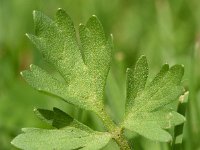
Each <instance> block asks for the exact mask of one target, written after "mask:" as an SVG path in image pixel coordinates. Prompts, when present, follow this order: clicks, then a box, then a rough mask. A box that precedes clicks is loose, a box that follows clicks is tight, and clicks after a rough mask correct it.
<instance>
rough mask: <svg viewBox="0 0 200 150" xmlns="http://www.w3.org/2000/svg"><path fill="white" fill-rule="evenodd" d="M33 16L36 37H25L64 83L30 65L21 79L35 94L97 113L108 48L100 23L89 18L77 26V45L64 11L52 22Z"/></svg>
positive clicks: (104, 79)
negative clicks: (54, 97) (34, 90)
mask: <svg viewBox="0 0 200 150" xmlns="http://www.w3.org/2000/svg"><path fill="white" fill-rule="evenodd" d="M33 14H34V24H35V33H36V35H31V34H28V35H27V36H28V37H29V39H30V40H31V41H32V42H33V43H34V44H35V45H36V47H37V48H38V49H39V50H40V51H41V53H42V54H43V56H44V59H45V60H46V61H47V62H49V63H50V64H51V65H52V66H53V67H54V68H55V69H56V70H57V71H58V72H59V73H60V74H61V76H62V77H63V78H64V80H65V82H61V81H58V80H57V79H55V78H54V77H53V76H51V75H50V74H49V73H47V72H46V71H45V70H43V69H41V68H39V67H37V66H34V65H32V66H31V68H30V70H26V71H24V72H22V76H23V77H24V78H25V80H26V81H27V82H28V83H29V84H30V85H31V86H33V87H34V88H35V89H37V90H39V91H43V92H46V93H50V94H52V95H54V96H58V97H59V98H61V99H63V100H65V101H66V102H68V103H71V104H73V105H75V106H78V107H80V108H83V109H86V110H92V111H94V112H96V113H97V114H100V111H101V110H102V109H103V97H104V90H105V84H106V79H107V75H108V71H109V68H110V62H111V49H112V42H111V38H109V39H106V37H105V34H104V30H103V27H102V25H101V23H100V21H99V20H98V19H97V17H96V16H92V17H91V18H90V19H89V20H88V22H87V23H86V25H81V26H80V28H79V33H80V43H78V42H77V41H78V39H77V38H76V32H75V29H74V25H73V22H72V20H71V18H70V17H69V16H68V15H67V14H66V13H65V11H64V10H62V9H58V11H57V13H56V19H55V21H53V20H52V19H50V18H49V17H47V16H46V15H44V14H43V13H41V12H38V11H34V13H33ZM81 52H82V53H81Z"/></svg>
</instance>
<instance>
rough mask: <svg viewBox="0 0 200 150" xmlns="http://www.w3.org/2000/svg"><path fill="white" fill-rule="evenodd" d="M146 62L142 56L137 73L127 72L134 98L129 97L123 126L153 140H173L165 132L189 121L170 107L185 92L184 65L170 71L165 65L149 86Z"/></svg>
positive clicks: (173, 67) (129, 89) (136, 68)
mask: <svg viewBox="0 0 200 150" xmlns="http://www.w3.org/2000/svg"><path fill="white" fill-rule="evenodd" d="M144 60H146V58H145V57H144V56H142V57H141V58H140V59H139V60H138V62H137V63H136V67H135V69H134V72H130V71H128V72H127V74H128V75H127V78H128V79H127V81H128V83H127V84H128V86H127V90H128V91H127V93H132V95H131V96H127V98H128V99H129V100H128V103H127V107H126V115H125V119H124V122H123V123H122V124H123V127H124V128H126V129H129V130H131V131H135V132H137V133H138V134H140V135H143V136H144V137H146V138H149V139H151V140H158V141H162V142H166V141H170V140H171V135H170V134H169V133H168V132H166V131H164V130H163V129H166V128H170V127H173V126H175V125H178V124H181V123H183V122H184V121H185V118H184V117H183V116H182V115H180V114H178V113H176V112H174V111H173V110H171V109H170V108H168V107H166V106H167V105H169V104H171V103H173V102H174V101H176V100H178V98H179V96H180V95H181V94H182V93H183V87H182V86H180V82H181V78H182V76H183V72H184V71H183V66H181V65H175V66H172V67H171V68H170V69H169V66H168V65H167V64H165V65H163V67H162V69H161V71H160V72H159V73H158V74H157V75H156V77H155V78H154V79H153V80H152V82H150V84H148V85H146V86H145V84H146V79H147V75H148V69H147V64H146V63H144V62H146V61H144ZM144 64H145V65H144ZM138 66H140V67H138ZM139 72H140V73H139ZM138 82H139V83H138ZM130 85H131V86H130ZM138 89H139V90H138ZM130 91H131V92H130ZM133 91H134V92H133ZM127 95H128V94H127ZM129 95H130V94H129ZM155 134H156V136H155Z"/></svg>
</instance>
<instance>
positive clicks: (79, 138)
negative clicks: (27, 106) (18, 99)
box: [11, 127, 111, 150]
mask: <svg viewBox="0 0 200 150" xmlns="http://www.w3.org/2000/svg"><path fill="white" fill-rule="evenodd" d="M23 131H24V133H22V134H20V135H18V136H17V137H16V138H15V139H14V140H13V141H12V142H11V143H12V144H13V145H15V146H16V147H18V148H20V149H26V150H34V149H38V150H44V149H46V150H51V149H66V150H72V149H83V150H98V149H101V148H103V147H104V146H106V145H107V144H108V142H109V141H110V139H111V136H110V134H108V133H101V132H93V133H88V132H86V131H83V130H80V129H77V128H74V127H67V128H64V129H62V130H58V129H52V130H47V129H37V128H30V129H25V130H23ZM94 145H95V146H94Z"/></svg>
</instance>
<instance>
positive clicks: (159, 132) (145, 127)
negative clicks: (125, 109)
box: [126, 120, 172, 142]
mask: <svg viewBox="0 0 200 150" xmlns="http://www.w3.org/2000/svg"><path fill="white" fill-rule="evenodd" d="M126 128H127V129H128V130H131V131H135V132H136V133H138V134H140V135H142V136H144V137H146V138H148V139H150V140H155V141H160V142H169V141H171V140H172V137H171V135H170V134H169V133H168V132H167V131H165V130H163V129H162V128H161V127H160V126H159V125H158V124H157V123H155V122H146V121H145V120H141V121H133V122H131V123H126ZM133 129H134V130H133Z"/></svg>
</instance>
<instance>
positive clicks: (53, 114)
mask: <svg viewBox="0 0 200 150" xmlns="http://www.w3.org/2000/svg"><path fill="white" fill-rule="evenodd" d="M34 112H35V114H36V116H37V117H38V118H40V119H41V120H43V121H45V122H46V123H48V124H49V125H51V126H53V127H55V128H58V129H60V128H64V127H66V126H71V127H76V128H79V129H82V130H85V131H87V132H92V131H93V130H92V129H91V128H89V127H88V126H86V125H84V124H82V123H81V122H79V121H77V120H76V119H74V118H72V117H71V116H69V115H68V114H67V113H65V112H64V111H62V110H60V109H58V108H55V107H54V108H53V111H52V110H47V109H34Z"/></svg>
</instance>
